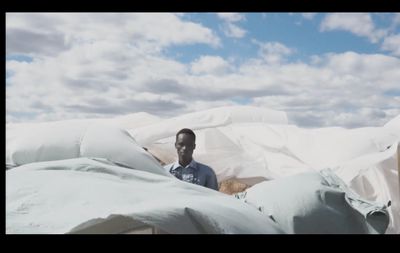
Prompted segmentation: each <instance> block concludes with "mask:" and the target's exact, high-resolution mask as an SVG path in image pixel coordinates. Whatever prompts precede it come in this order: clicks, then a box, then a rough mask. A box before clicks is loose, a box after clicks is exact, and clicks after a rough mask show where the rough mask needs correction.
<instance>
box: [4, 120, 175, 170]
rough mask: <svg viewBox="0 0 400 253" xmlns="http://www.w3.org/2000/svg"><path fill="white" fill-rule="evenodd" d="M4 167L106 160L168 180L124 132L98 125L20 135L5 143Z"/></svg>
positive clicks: (45, 127) (56, 126) (35, 129)
mask: <svg viewBox="0 0 400 253" xmlns="http://www.w3.org/2000/svg"><path fill="white" fill-rule="evenodd" d="M6 146H7V148H6V164H7V165H8V166H19V165H23V164H27V163H34V162H42V161H54V160H63V159H70V158H78V157H99V158H105V159H109V160H110V161H114V162H117V163H120V164H123V165H125V166H128V167H130V168H134V169H139V170H145V171H149V172H152V173H157V174H161V175H166V176H171V175H170V174H169V173H167V172H166V171H165V170H164V169H163V168H162V167H161V166H160V165H159V164H158V162H157V161H156V160H155V159H154V157H152V156H151V155H150V154H149V153H147V152H146V151H144V150H143V148H141V147H140V146H139V145H138V144H137V143H136V141H135V140H134V139H133V138H132V136H130V135H129V133H128V132H127V131H126V130H123V129H120V128H116V127H114V126H112V125H109V124H98V122H90V121H83V122H76V121H71V122H66V121H64V122H52V123H48V124H38V125H35V126H32V127H31V128H26V129H24V131H21V132H20V134H19V135H18V136H15V137H13V138H12V139H11V140H8V141H7V143H6Z"/></svg>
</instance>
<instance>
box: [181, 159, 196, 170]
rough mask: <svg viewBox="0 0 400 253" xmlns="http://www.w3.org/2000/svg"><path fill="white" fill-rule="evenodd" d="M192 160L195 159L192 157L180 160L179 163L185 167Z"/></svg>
mask: <svg viewBox="0 0 400 253" xmlns="http://www.w3.org/2000/svg"><path fill="white" fill-rule="evenodd" d="M192 160H193V159H190V160H179V164H180V165H181V166H183V168H185V167H186V166H188V165H189V164H190V163H191V162H192Z"/></svg>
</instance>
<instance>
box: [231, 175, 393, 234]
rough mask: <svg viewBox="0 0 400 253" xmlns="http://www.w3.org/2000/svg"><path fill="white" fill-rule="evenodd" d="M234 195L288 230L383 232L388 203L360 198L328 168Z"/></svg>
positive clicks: (263, 184) (387, 221)
mask: <svg viewBox="0 0 400 253" xmlns="http://www.w3.org/2000/svg"><path fill="white" fill-rule="evenodd" d="M236 197H237V198H239V199H242V200H244V201H245V202H246V203H248V204H250V205H253V206H255V207H256V208H258V209H259V210H260V211H261V212H263V213H264V214H265V215H266V216H268V217H270V218H272V219H273V220H275V221H276V222H277V223H278V224H279V226H280V227H281V228H282V229H283V230H284V231H285V232H287V233H295V234H314V233H320V234H343V233H346V234H352V233H357V234H364V233H379V234H381V233H384V232H385V231H386V229H387V227H388V224H389V215H388V212H387V207H386V206H385V205H381V204H378V203H373V202H369V201H366V200H364V199H362V198H361V197H360V196H358V195H357V194H356V193H354V192H353V191H352V190H351V189H350V188H348V187H347V186H346V185H345V184H344V182H343V181H342V180H341V179H340V178H338V177H337V176H336V175H335V173H334V172H333V171H331V170H330V169H324V170H321V171H320V173H315V172H310V173H302V174H298V175H294V176H289V177H285V178H280V179H275V180H272V181H266V182H263V183H259V184H256V185H254V186H253V187H251V188H249V189H247V190H246V191H245V192H242V193H239V194H237V195H236Z"/></svg>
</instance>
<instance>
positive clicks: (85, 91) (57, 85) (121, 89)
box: [6, 14, 400, 127]
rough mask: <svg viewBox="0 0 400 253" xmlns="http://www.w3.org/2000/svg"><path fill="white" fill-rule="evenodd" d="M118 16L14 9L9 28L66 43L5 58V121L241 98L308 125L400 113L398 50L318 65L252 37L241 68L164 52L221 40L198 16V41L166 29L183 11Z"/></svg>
mask: <svg viewBox="0 0 400 253" xmlns="http://www.w3.org/2000/svg"><path fill="white" fill-rule="evenodd" d="M7 15H9V14H7ZM28 16H29V15H28ZM50 16H51V15H50ZM56 16H57V15H56ZM117 16H118V15H117V14H115V15H106V16H105V17H104V18H101V17H102V16H101V15H100V14H98V15H83V16H73V19H75V18H76V19H79V22H81V23H82V27H77V26H76V24H75V21H71V20H69V19H68V18H67V17H68V15H64V14H63V15H61V17H58V16H57V17H58V18H56V19H55V20H56V21H55V23H56V24H57V25H54V26H53V25H52V24H48V23H49V20H51V19H48V17H49V15H45V18H43V19H41V18H38V19H35V18H33V17H35V16H34V15H33V16H31V18H23V17H25V16H24V15H22V16H12V15H11V17H12V18H13V19H14V20H11V21H12V22H11V23H10V24H9V25H10V26H9V27H8V26H7V29H9V28H13V29H14V28H15V29H22V30H24V31H25V30H26V31H32V32H35V33H46V34H54V33H55V34H63V36H61V38H63V40H64V41H66V42H65V47H60V49H59V50H60V51H51V52H42V51H41V48H40V47H39V45H40V43H39V41H38V44H37V47H31V48H29V49H30V50H31V53H32V54H36V55H37V56H38V57H34V60H33V61H32V62H29V63H28V62H18V61H9V60H8V61H6V70H7V71H10V72H13V73H14V74H13V75H12V76H11V77H9V78H7V86H6V120H7V121H43V120H60V119H71V118H93V117H114V116H117V115H120V114H126V113H134V112H140V111H145V112H148V113H152V114H156V115H159V116H175V115H179V114H181V113H187V112H191V111H197V110H202V109H208V108H212V107H215V106H223V105H232V104H235V102H234V100H233V99H232V98H234V97H237V96H240V97H243V98H246V99H244V101H247V102H248V103H250V104H253V105H260V106H267V107H270V108H272V109H278V110H284V111H286V112H287V113H288V115H289V119H290V120H291V121H292V123H296V124H299V125H301V126H334V125H339V126H347V127H356V126H373V125H383V124H384V123H386V122H387V121H389V120H390V119H392V118H393V117H394V116H397V115H398V114H400V106H399V105H400V97H399V94H400V89H399V85H398V80H400V72H399V71H398V70H399V69H400V59H399V58H398V57H392V56H386V55H382V54H359V53H355V52H345V53H340V54H335V53H332V54H326V55H319V56H314V57H313V61H312V63H311V64H306V63H302V62H298V63H290V62H287V61H285V59H286V58H287V57H288V56H290V55H291V54H293V53H294V52H295V50H294V49H291V48H289V47H287V46H285V45H283V44H281V43H278V42H267V43H265V42H258V41H254V40H253V43H255V44H257V45H258V46H259V48H260V50H259V55H258V57H257V58H254V59H250V60H248V61H246V62H244V63H241V64H239V65H238V66H234V65H233V63H232V62H231V61H228V60H227V59H224V58H223V57H221V56H217V55H214V56H211V55H203V56H201V57H199V58H197V59H196V60H195V61H193V62H191V63H189V64H187V63H186V64H184V63H181V62H178V61H176V60H173V59H170V58H168V57H166V56H165V55H163V54H162V52H163V49H164V48H165V47H166V46H167V45H172V44H174V43H180V44H185V43H205V44H206V45H210V46H212V45H214V44H213V43H214V42H213V39H208V38H209V37H207V34H211V35H212V34H213V32H212V31H211V30H207V29H208V28H205V27H202V26H201V25H199V24H195V23H190V24H192V25H194V28H195V30H196V29H197V28H199V29H198V30H196V31H197V32H199V33H202V32H204V33H202V34H203V35H201V36H199V35H197V37H195V39H189V38H186V37H187V36H189V34H191V31H184V32H183V33H185V34H186V35H184V36H180V37H179V36H178V37H177V38H173V36H169V35H168V34H166V33H164V32H162V31H160V29H165V30H166V31H168V32H169V31H171V33H172V34H174V33H176V32H177V30H179V29H181V28H182V27H185V26H186V25H187V22H183V21H180V20H179V19H178V18H177V17H176V16H173V15H172V17H171V16H169V15H167V16H163V15H161V16H154V15H150V14H149V15H148V16H147V15H144V16H140V15H139V16H136V15H133V16H130V15H122V16H121V17H117ZM151 17H152V19H157V18H154V17H159V19H160V20H161V21H160V22H166V20H169V19H170V20H173V21H171V22H172V23H171V22H170V25H171V24H181V25H182V27H180V28H179V25H178V29H177V28H176V27H171V28H170V29H169V28H168V29H166V28H165V27H166V26H164V25H162V24H159V23H158V21H155V20H153V21H148V22H147V21H144V19H150V18H151ZM7 18H8V17H7ZM28 21H29V22H28ZM30 21H32V22H33V23H31V22H30ZM35 22H36V23H35ZM152 22H153V23H152ZM174 22H177V23H174ZM50 23H51V22H50ZM39 24H40V25H43V29H42V30H43V31H42V30H41V29H38V28H37V27H36V26H37V25H39ZM96 24H97V25H96ZM25 26H26V27H28V28H29V27H32V29H30V28H29V29H28V28H26V27H25ZM97 26H99V27H97ZM136 26H137V27H136ZM104 27H106V28H104ZM140 27H143V29H142V28H140ZM153 27H154V29H150V28H153ZM190 27H191V26H187V28H188V29H189V28H190ZM120 28H121V30H122V31H123V34H122V32H121V31H118V30H119V29H120ZM203 28H204V29H203ZM73 29H77V30H76V33H74V32H73ZM105 30H110V32H109V33H106V31H105ZM146 30H149V32H148V33H147V32H146ZM150 30H151V31H150ZM205 31H209V33H208V32H205ZM66 34H68V36H66ZM104 34H106V35H107V36H105V35H104ZM118 34H119V35H120V36H121V37H120V36H119V35H118ZM157 34H158V35H159V36H157ZM8 35H9V34H8V33H7V34H6V36H8ZM175 35H176V34H175ZM175 35H174V36H175ZM109 36H110V37H109ZM176 36H177V35H176ZM212 36H213V35H212ZM213 38H217V37H213ZM388 38H389V37H388ZM45 41H47V40H45ZM190 41H192V42H190ZM195 41H196V42H195ZM47 43H51V42H49V41H47ZM387 43H389V42H387ZM388 45H389V44H388ZM237 64H238V63H237V62H236V63H235V65H237ZM232 70H234V71H232ZM247 98H248V99H247Z"/></svg>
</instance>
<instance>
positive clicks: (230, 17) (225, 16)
mask: <svg viewBox="0 0 400 253" xmlns="http://www.w3.org/2000/svg"><path fill="white" fill-rule="evenodd" d="M217 16H218V17H219V18H220V19H222V20H224V21H226V22H237V21H242V20H245V16H244V15H242V14H240V13H229V12H222V13H217Z"/></svg>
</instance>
